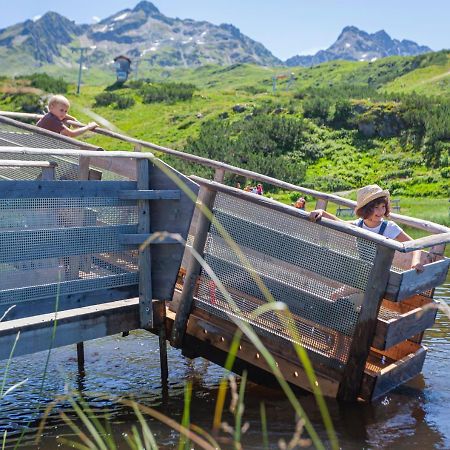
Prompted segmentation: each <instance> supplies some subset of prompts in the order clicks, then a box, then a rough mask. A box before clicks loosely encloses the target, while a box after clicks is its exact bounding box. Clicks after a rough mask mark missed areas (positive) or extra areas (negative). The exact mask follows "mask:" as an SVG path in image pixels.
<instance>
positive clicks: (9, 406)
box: [0, 284, 450, 450]
mask: <svg viewBox="0 0 450 450" xmlns="http://www.w3.org/2000/svg"><path fill="white" fill-rule="evenodd" d="M437 296H438V297H440V298H441V299H443V300H444V301H446V302H447V303H449V304H450V284H447V285H446V286H445V287H442V288H439V289H438V291H437ZM424 344H425V345H426V346H428V347H429V351H428V355H427V358H426V360H425V365H424V369H423V375H421V376H419V377H417V378H416V379H414V380H413V381H412V382H410V383H408V384H407V385H405V386H402V387H400V388H398V389H396V390H394V391H393V392H391V393H390V394H388V395H387V396H385V397H383V398H381V399H380V400H379V401H376V402H374V403H372V404H370V405H367V404H356V405H342V404H339V403H337V402H335V401H328V406H329V410H330V413H331V415H332V419H333V422H334V425H335V427H336V431H337V433H338V436H339V441H340V445H341V447H342V448H343V449H346V450H347V449H358V450H359V449H363V448H370V449H388V448H389V449H390V448H395V449H399V450H403V449H408V450H410V449H416V448H423V449H448V448H450V415H449V414H448V405H449V404H450V383H449V382H448V374H449V373H450V319H449V318H448V317H446V316H445V315H443V314H442V313H438V318H437V322H436V325H435V327H434V328H433V329H432V330H429V331H427V333H426V334H425V337H424ZM168 353H169V354H168V356H169V369H170V380H169V396H168V397H167V398H165V399H164V398H163V396H162V388H161V382H160V378H159V373H160V372H159V355H158V340H157V337H155V336H152V335H150V334H148V333H146V332H136V333H132V334H130V336H128V337H126V338H122V337H121V336H114V337H109V338H105V339H102V340H98V341H91V342H87V343H85V368H86V373H85V375H84V376H79V375H78V370H77V361H76V348H75V346H72V347H65V348H60V349H55V350H54V351H53V352H52V356H51V359H50V364H49V368H48V374H47V378H46V380H45V383H44V385H43V392H42V396H41V395H40V387H41V377H42V371H43V367H44V363H45V359H46V354H45V353H39V354H35V355H29V356H25V357H21V358H17V359H14V360H13V361H12V363H11V367H10V370H9V376H8V380H7V383H6V386H7V387H9V386H10V385H11V384H14V383H16V382H18V381H20V380H24V379H26V378H28V380H29V381H28V382H27V383H26V384H25V385H23V386H21V387H20V388H18V389H16V390H15V391H13V392H12V393H11V394H9V395H8V396H7V397H6V398H5V400H4V401H3V402H2V403H1V405H0V406H1V411H0V433H2V434H3V431H4V430H7V431H8V434H9V439H10V440H9V444H10V445H11V444H12V443H13V439H14V438H17V436H18V435H19V434H20V433H21V432H22V430H23V429H24V427H26V426H27V424H28V423H29V428H28V429H27V430H26V432H25V439H24V441H23V444H22V445H21V448H30V449H31V448H42V449H49V450H51V449H57V448H61V447H58V443H57V440H56V437H57V436H61V435H64V436H66V437H67V436H69V437H70V436H72V435H73V433H72V431H71V430H70V429H69V428H68V427H67V426H66V425H65V424H64V423H63V422H62V420H61V418H60V412H61V411H63V410H64V411H66V412H67V413H68V414H69V415H71V416H72V417H73V413H71V412H70V404H69V403H68V402H67V401H64V400H61V401H60V402H59V403H58V405H57V407H56V408H55V410H54V411H53V412H52V413H51V415H50V417H49V419H48V421H47V424H46V427H45V430H44V435H43V437H42V440H41V443H40V445H39V446H38V447H37V446H36V445H35V444H34V442H33V439H34V435H35V433H36V429H37V426H38V425H39V420H40V417H41V415H42V412H43V410H44V409H45V407H46V406H47V405H48V404H49V403H50V402H51V401H53V400H54V398H55V396H57V395H61V394H63V393H64V392H65V391H66V390H67V386H70V387H71V388H74V389H78V390H79V391H81V392H82V393H83V397H84V398H85V399H86V401H87V402H88V404H89V405H90V407H91V408H92V409H93V410H95V411H96V413H97V414H98V415H99V416H100V417H105V418H106V417H109V418H110V421H111V423H112V424H113V431H114V434H115V435H116V437H117V439H116V441H117V442H121V444H120V445H119V448H120V449H126V448H128V447H127V446H126V445H125V444H124V441H123V434H125V433H129V432H130V428H131V425H132V424H133V423H135V417H134V414H133V413H132V412H131V411H130V410H129V409H127V408H125V407H123V406H122V405H120V404H118V403H117V402H115V401H114V400H113V399H112V398H113V397H116V398H117V397H121V396H125V397H128V398H134V399H135V400H137V401H138V402H140V403H142V404H145V405H148V406H152V407H154V408H157V409H159V410H160V411H162V412H164V413H165V414H167V415H168V416H170V417H171V418H173V419H175V420H178V421H180V420H181V416H182V411H183V401H184V383H185V381H186V380H190V381H191V382H192V384H193V398H192V408H191V409H192V414H191V418H192V422H193V423H196V424H197V425H199V426H200V427H203V428H205V429H206V430H210V428H211V423H212V417H213V414H214V406H215V400H216V397H217V387H218V383H219V380H220V377H221V375H222V373H223V370H222V369H221V368H220V367H218V366H216V365H214V364H212V363H209V362H207V361H204V360H202V359H197V360H192V361H191V360H188V359H185V358H183V357H182V356H181V355H180V352H179V351H177V350H174V349H169V352H168ZM4 370H5V363H4V362H2V363H1V365H0V374H3V373H4ZM106 393H108V394H109V398H108V397H105V394H106ZM298 396H299V399H300V401H301V403H302V406H303V408H304V409H305V410H306V411H307V413H308V416H309V417H310V419H311V421H312V422H313V423H314V425H315V427H316V429H317V430H318V432H319V435H320V436H321V438H322V439H323V440H324V441H326V439H327V437H326V433H325V430H324V428H323V425H322V422H321V417H320V413H319V411H318V409H317V407H316V405H315V402H314V399H313V397H312V396H311V395H308V394H305V393H298ZM263 400H264V402H265V404H266V410H267V418H268V423H269V430H270V431H269V439H270V443H271V448H278V445H277V443H278V440H279V439H285V440H289V439H290V438H291V436H292V434H293V432H294V429H295V416H294V413H293V411H292V408H291V407H290V406H289V404H288V403H287V401H286V400H285V397H284V395H283V394H282V393H281V391H280V390H277V389H269V388H265V387H262V386H258V385H256V384H253V383H249V385H248V387H247V390H246V400H245V406H246V408H245V415H244V419H245V420H246V421H248V422H249V423H250V429H249V431H248V432H247V433H246V434H245V437H244V439H243V442H244V448H246V449H260V448H262V437H261V425H260V416H259V408H260V402H261V401H263ZM36 410H37V411H36ZM225 420H226V421H227V422H228V423H230V424H232V422H233V418H232V416H231V414H230V413H228V412H227V413H226V417H225ZM149 423H150V427H151V429H152V431H153V432H154V433H155V435H156V439H157V442H158V443H160V445H161V448H173V447H174V446H175V445H176V444H177V442H178V436H177V434H176V433H174V432H173V431H171V430H169V429H167V428H166V427H165V426H162V425H161V424H160V423H158V422H156V421H154V420H152V419H149ZM224 448H229V446H227V445H225V446H224Z"/></svg>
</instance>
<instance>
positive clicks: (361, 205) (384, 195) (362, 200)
mask: <svg viewBox="0 0 450 450" xmlns="http://www.w3.org/2000/svg"><path fill="white" fill-rule="evenodd" d="M380 204H384V206H385V208H386V212H385V213H384V215H385V217H388V216H389V214H390V212H391V208H390V200H389V191H388V190H387V189H384V190H383V189H381V188H380V186H378V185H377V184H371V185H369V186H364V187H363V188H361V189H359V190H358V192H357V194H356V208H355V214H356V215H357V216H358V217H362V218H363V219H367V218H368V217H370V216H371V215H372V213H373V211H374V209H375V207H376V206H378V205H380Z"/></svg>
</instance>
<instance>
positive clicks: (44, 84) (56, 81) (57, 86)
mask: <svg viewBox="0 0 450 450" xmlns="http://www.w3.org/2000/svg"><path fill="white" fill-rule="evenodd" d="M23 79H25V80H30V85H31V86H32V87H35V88H37V89H42V90H43V91H45V92H50V93H52V94H65V93H66V92H67V89H68V87H69V83H67V82H66V81H64V79H63V78H61V77H60V78H53V77H51V76H50V75H47V74H46V73H33V74H32V75H29V76H26V77H23Z"/></svg>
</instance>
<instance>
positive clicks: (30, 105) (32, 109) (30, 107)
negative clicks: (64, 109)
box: [12, 94, 44, 114]
mask: <svg viewBox="0 0 450 450" xmlns="http://www.w3.org/2000/svg"><path fill="white" fill-rule="evenodd" d="M12 103H13V105H14V109H16V110H17V111H20V112H25V113H33V114H36V113H40V112H42V110H43V107H44V105H43V102H42V99H41V97H39V95H36V94H15V95H13V98H12Z"/></svg>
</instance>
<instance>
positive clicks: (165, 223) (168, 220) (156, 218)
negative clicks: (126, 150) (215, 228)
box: [149, 160, 199, 300]
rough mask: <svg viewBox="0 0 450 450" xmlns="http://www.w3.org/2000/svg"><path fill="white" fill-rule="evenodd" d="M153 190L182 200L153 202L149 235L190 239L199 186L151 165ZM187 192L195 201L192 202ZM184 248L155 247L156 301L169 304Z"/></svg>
mask: <svg viewBox="0 0 450 450" xmlns="http://www.w3.org/2000/svg"><path fill="white" fill-rule="evenodd" d="M149 189H150V190H160V191H164V190H168V191H174V190H177V191H179V192H180V198H179V199H171V200H169V199H162V200H152V201H150V215H151V227H150V228H151V230H150V233H151V234H153V233H157V232H164V233H170V234H176V235H179V236H181V237H182V238H183V239H184V240H186V239H187V236H188V231H189V227H190V224H191V220H192V215H193V212H194V209H195V201H196V199H197V193H198V189H199V187H198V185H197V184H196V183H194V182H193V181H191V180H190V179H189V178H188V177H186V176H184V175H183V174H181V173H180V172H178V171H176V170H175V169H173V168H172V167H170V166H169V165H167V164H165V163H164V162H162V161H159V160H158V161H157V164H156V163H155V164H150V186H149ZM184 189H187V190H188V191H189V192H190V193H191V195H192V197H193V198H190V197H189V195H188V193H186V192H185V191H184ZM183 253H184V246H183V245H155V246H154V247H153V248H152V279H153V298H155V299H158V300H170V299H171V298H172V296H173V291H174V288H175V283H176V279H177V276H178V271H179V269H180V265H181V260H182V258H183Z"/></svg>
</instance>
